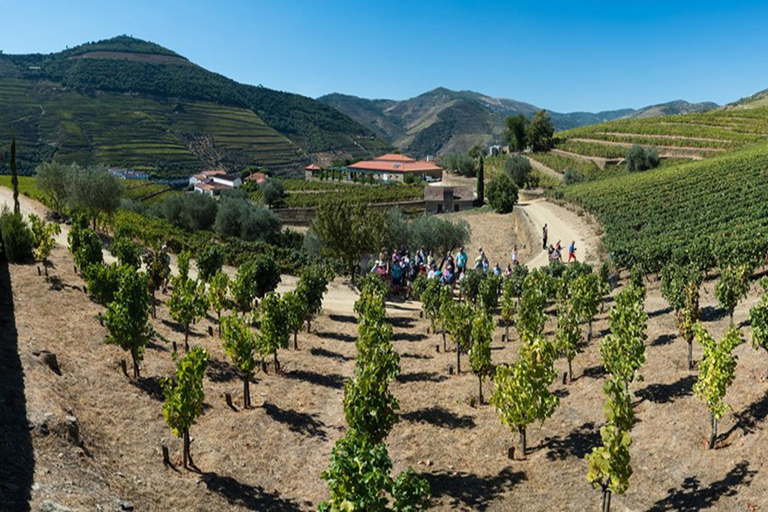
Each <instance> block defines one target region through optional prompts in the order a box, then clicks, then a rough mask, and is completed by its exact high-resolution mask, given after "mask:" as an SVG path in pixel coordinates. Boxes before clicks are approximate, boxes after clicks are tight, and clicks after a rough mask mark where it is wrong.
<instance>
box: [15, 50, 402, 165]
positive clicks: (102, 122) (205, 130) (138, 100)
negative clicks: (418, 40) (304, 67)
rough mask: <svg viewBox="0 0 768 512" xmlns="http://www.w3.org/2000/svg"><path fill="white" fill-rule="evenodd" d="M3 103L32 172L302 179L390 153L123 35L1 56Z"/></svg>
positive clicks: (324, 113)
mask: <svg viewBox="0 0 768 512" xmlns="http://www.w3.org/2000/svg"><path fill="white" fill-rule="evenodd" d="M0 105H2V108H0V141H2V145H3V146H5V145H6V144H7V141H8V140H9V139H10V132H11V131H14V132H15V134H16V138H17V144H18V161H19V164H20V168H21V169H22V171H25V172H29V171H31V170H32V169H33V168H34V166H35V165H37V164H38V163H39V162H41V161H44V160H48V159H51V158H53V159H55V160H59V161H63V162H71V161H75V162H78V163H81V164H89V163H103V164H107V165H110V166H118V167H132V168H136V169H141V170H146V171H149V172H151V173H153V175H154V176H156V177H162V178H171V177H183V176H188V175H189V174H191V173H192V172H194V171H197V170H200V169H202V168H206V167H212V166H221V167H224V168H226V169H228V170H231V171H238V170H241V169H243V168H244V167H247V166H260V167H266V168H267V169H269V170H270V171H273V172H276V173H279V174H285V175H297V174H299V172H300V170H301V168H302V167H303V166H304V165H306V164H307V163H309V162H310V161H311V160H315V161H319V162H322V163H329V162H330V161H332V160H335V159H339V158H359V157H368V156H371V155H374V154H380V153H382V152H384V151H386V150H388V149H390V145H389V144H388V143H387V142H385V141H384V140H382V139H381V138H380V137H377V135H376V133H375V132H374V131H373V130H371V129H369V128H366V127H365V126H363V125H362V124H360V123H359V122H357V121H355V120H353V119H352V118H350V117H349V116H347V115H345V114H343V113H341V112H339V111H338V110H336V109H333V108H331V107H329V106H327V105H325V104H323V103H321V102H319V101H316V100H313V99H311V98H307V97H304V96H300V95H298V94H291V93H287V92H281V91H275V90H271V89H268V88H266V87H261V86H258V87H256V86H250V85H244V84H240V83H238V82H235V81H234V80H231V79H229V78H226V77H224V76H222V75H219V74H216V73H213V72H210V71H207V70H205V69H204V68H202V67H200V66H198V65H196V64H194V63H192V62H190V61H189V60H188V59H186V58H185V57H183V56H181V55H179V54H177V53H175V52H173V51H171V50H168V49H166V48H163V47H162V46H159V45H157V44H154V43H151V42H148V41H142V40H139V39H134V38H131V37H127V36H120V37H116V38H112V39H108V40H104V41H99V42H95V43H87V44H84V45H81V46H78V47H75V48H72V49H67V50H65V51H62V52H59V53H53V54H48V55H41V54H32V55H4V54H2V53H0ZM6 161H7V159H6Z"/></svg>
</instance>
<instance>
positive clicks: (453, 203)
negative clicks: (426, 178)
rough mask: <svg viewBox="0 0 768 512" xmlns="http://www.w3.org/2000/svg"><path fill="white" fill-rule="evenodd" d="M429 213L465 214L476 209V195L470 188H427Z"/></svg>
mask: <svg viewBox="0 0 768 512" xmlns="http://www.w3.org/2000/svg"><path fill="white" fill-rule="evenodd" d="M424 203H425V205H424V206H425V210H426V212H427V213H448V212H463V211H464V210H469V209H470V208H473V207H474V203H475V194H474V192H473V191H472V189H471V188H470V187H438V186H432V187H425V188H424Z"/></svg>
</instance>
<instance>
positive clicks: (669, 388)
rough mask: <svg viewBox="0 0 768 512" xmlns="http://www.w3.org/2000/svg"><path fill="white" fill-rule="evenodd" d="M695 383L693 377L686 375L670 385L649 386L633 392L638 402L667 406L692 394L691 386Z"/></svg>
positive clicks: (694, 377)
mask: <svg viewBox="0 0 768 512" xmlns="http://www.w3.org/2000/svg"><path fill="white" fill-rule="evenodd" d="M695 383H696V376H695V375H687V376H685V377H683V378H682V379H680V380H678V381H676V382H672V383H670V384H649V385H647V386H646V387H644V388H643V389H640V390H638V391H636V392H635V395H637V396H638V397H640V401H641V402H642V401H643V400H648V401H649V402H653V403H655V404H668V403H671V402H674V401H675V400H677V399H678V398H683V397H685V396H691V395H692V394H693V385H694V384H695Z"/></svg>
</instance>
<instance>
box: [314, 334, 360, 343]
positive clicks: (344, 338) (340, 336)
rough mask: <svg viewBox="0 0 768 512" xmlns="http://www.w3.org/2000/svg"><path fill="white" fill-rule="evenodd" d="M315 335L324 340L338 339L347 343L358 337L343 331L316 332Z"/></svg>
mask: <svg viewBox="0 0 768 512" xmlns="http://www.w3.org/2000/svg"><path fill="white" fill-rule="evenodd" d="M315 336H317V337H318V338H322V339H324V340H336V341H343V342H345V343H349V342H352V341H355V340H356V339H357V336H353V335H351V334H344V333H341V332H316V333H315Z"/></svg>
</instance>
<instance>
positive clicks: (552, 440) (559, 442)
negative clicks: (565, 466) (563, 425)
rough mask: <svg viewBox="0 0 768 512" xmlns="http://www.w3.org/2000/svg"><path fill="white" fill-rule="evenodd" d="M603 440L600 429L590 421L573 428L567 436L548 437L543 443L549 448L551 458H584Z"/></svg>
mask: <svg viewBox="0 0 768 512" xmlns="http://www.w3.org/2000/svg"><path fill="white" fill-rule="evenodd" d="M601 441H602V440H601V438H600V429H598V428H596V427H595V424H594V422H591V421H590V422H587V423H584V424H583V425H582V426H580V427H579V428H577V429H576V430H572V431H571V432H570V433H568V435H567V436H565V437H560V436H555V437H547V438H545V439H544V442H543V443H542V445H543V447H544V448H547V449H548V450H547V458H548V459H549V460H565V459H567V458H568V457H574V458H576V459H583V458H584V457H586V456H587V455H588V454H589V453H591V452H592V448H594V447H596V446H599V445H600V443H601Z"/></svg>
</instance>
